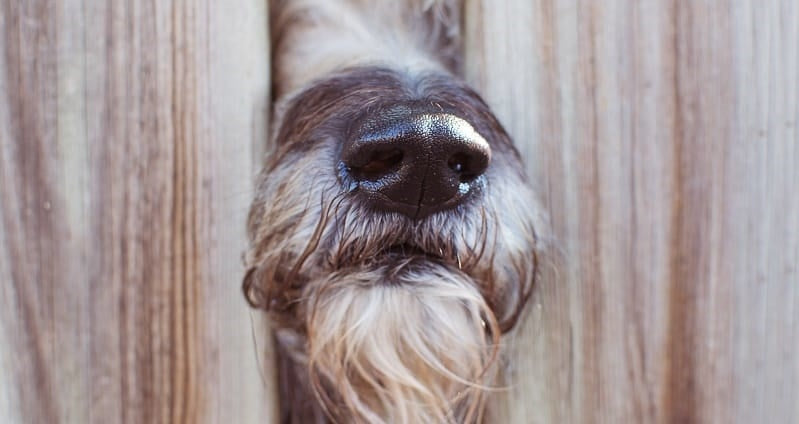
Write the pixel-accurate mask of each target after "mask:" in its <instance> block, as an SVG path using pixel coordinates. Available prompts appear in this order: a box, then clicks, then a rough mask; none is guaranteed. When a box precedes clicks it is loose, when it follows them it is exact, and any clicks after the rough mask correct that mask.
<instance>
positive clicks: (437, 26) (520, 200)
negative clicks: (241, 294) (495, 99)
mask: <svg viewBox="0 0 799 424" xmlns="http://www.w3.org/2000/svg"><path fill="white" fill-rule="evenodd" d="M331 3H334V4H336V5H338V6H340V7H341V9H340V10H337V9H336V8H334V7H332V6H331ZM398 5H399V6H398ZM275 6H276V8H275V14H276V17H275V18H274V20H275V22H276V24H275V25H276V26H275V28H276V31H277V34H276V36H275V38H274V39H275V62H276V73H275V75H276V80H275V82H276V86H277V90H276V91H277V93H279V94H278V98H277V99H276V104H277V110H276V113H275V123H276V132H275V134H274V137H273V140H272V142H273V143H272V145H273V152H272V153H271V156H270V160H269V162H268V163H267V164H266V166H265V168H264V172H263V174H262V177H261V179H260V182H259V184H258V189H257V195H256V198H255V201H254V202H253V206H252V209H251V212H250V217H249V222H248V232H249V235H250V239H251V248H250V250H249V252H248V254H247V264H248V266H249V271H248V273H247V276H246V277H245V281H244V291H245V294H246V296H247V298H248V300H249V301H250V302H251V303H252V304H253V305H254V306H257V307H260V308H263V309H265V310H266V311H268V312H269V315H270V317H271V318H272V320H273V322H274V325H275V329H276V332H275V338H276V343H277V345H278V350H279V354H280V359H279V363H280V369H281V374H280V378H281V396H282V402H283V405H284V411H283V412H284V415H283V416H284V421H286V422H323V421H325V420H328V419H329V420H334V421H337V422H403V423H415V422H480V421H481V420H482V417H483V416H484V413H485V409H486V402H487V394H488V393H490V391H491V388H492V387H494V385H495V381H496V380H495V376H496V373H497V357H498V355H499V354H500V336H501V334H502V333H504V332H507V331H509V330H510V329H511V328H512V327H513V325H514V323H515V322H516V320H517V319H518V317H519V314H520V312H521V311H522V308H523V307H524V305H525V304H526V302H527V300H528V298H529V296H530V293H531V290H532V284H533V280H534V276H535V273H536V270H537V257H538V256H537V250H538V248H539V247H540V246H539V242H538V237H537V235H536V232H535V230H536V228H538V227H539V226H540V217H539V216H538V214H537V211H538V210H539V208H538V207H537V204H536V202H535V200H534V196H533V195H532V193H531V191H530V190H529V188H528V184H527V182H526V177H525V176H524V172H523V167H522V166H521V163H520V160H519V155H518V153H517V152H516V150H515V149H514V147H513V145H512V143H511V142H510V139H509V137H508V135H507V134H506V133H505V131H504V130H503V128H502V126H501V125H500V124H499V122H498V121H497V120H496V118H495V117H494V116H493V115H492V114H491V112H490V110H489V109H488V107H487V106H486V105H485V103H484V102H483V101H482V99H480V97H479V96H478V95H477V94H476V93H474V91H472V90H471V89H469V88H468V87H467V86H466V85H465V84H464V83H463V82H461V81H460V80H459V79H458V78H457V77H456V76H454V74H453V73H452V71H455V70H456V68H457V66H456V64H457V62H458V60H457V58H455V57H454V56H455V54H454V52H455V51H456V48H455V46H457V44H458V41H457V40H458V31H457V25H456V23H457V22H458V20H457V19H455V17H457V16H459V7H460V5H459V4H458V3H457V2H452V1H444V2H421V1H408V2H389V1H375V2H365V1H355V0H352V1H344V0H340V1H333V2H326V3H325V4H322V1H321V0H318V1H309V0H301V1H295V2H288V1H281V2H277V4H276V5H275ZM326 13H327V14H333V15H325V14H326ZM336 14H338V15H336ZM334 15H335V16H334ZM369 20H377V22H371V21H369ZM339 21H340V22H341V23H343V24H347V23H348V24H352V25H353V27H355V29H353V28H352V27H346V26H341V25H337V24H336V23H337V22H339ZM363 21H369V22H367V23H363ZM453 22H454V23H453ZM343 24H342V25H343ZM361 24H363V28H358V26H360V25H361ZM420 29H424V31H420ZM359 30H369V31H373V32H374V33H373V34H371V35H372V36H373V37H372V38H373V40H369V42H368V43H367V44H371V45H372V46H366V47H363V46H355V45H352V44H350V45H348V44H347V43H349V42H350V41H351V40H350V38H349V36H348V35H347V34H349V33H353V32H354V33H357V31H359ZM411 30H413V31H411ZM409 31H410V32H409ZM339 34H344V35H342V36H341V38H340V40H339V41H336V40H337V39H336V37H337V36H338V35H339ZM313 41H318V44H319V43H321V45H319V46H318V49H316V50H314V49H313V48H310V47H308V46H307V45H305V44H304V43H312V42H313ZM425 42H429V43H432V44H428V45H425V44H424V43H425ZM298 43H299V44H298ZM403 43H404V44H403ZM342 44H343V45H342ZM397 44H399V45H403V47H397V50H398V51H407V52H411V53H412V54H415V55H416V56H417V58H418V60H415V59H408V61H407V62H401V63H398V62H397V61H396V60H395V58H392V57H381V56H380V55H379V54H375V52H379V51H380V48H374V46H390V45H397ZM311 45H313V44H311ZM431 45H432V46H433V48H431V47H430V46H431ZM347 47H351V48H349V49H348V48H347ZM435 47H438V48H439V50H437V49H436V48H435ZM342 52H346V54H343V53H342ZM407 52H406V53H403V54H405V55H407V54H411V53H407ZM383 54H384V56H385V52H384V53H383ZM341 55H343V56H346V57H341ZM399 56H402V54H400V55H399ZM302 60H304V61H305V63H306V64H307V65H308V66H309V67H311V68H313V66H316V68H315V69H317V72H316V73H315V74H311V73H309V74H303V72H299V73H298V74H297V75H292V74H291V70H292V67H297V66H299V65H298V64H299V63H300V62H302ZM407 63H412V66H405V64H407ZM402 101H414V102H425V103H427V104H429V105H431V107H433V106H434V107H437V108H439V109H440V110H442V111H445V112H447V113H451V114H454V115H456V116H459V117H461V118H462V119H464V120H466V121H468V122H469V123H470V124H471V125H472V126H473V127H474V128H475V130H476V131H477V132H478V133H480V134H481V135H482V136H483V137H484V138H485V139H486V140H487V141H488V143H489V144H490V146H491V149H492V152H493V155H492V159H491V164H490V166H489V168H488V170H487V171H486V173H485V175H484V177H482V179H481V181H482V182H483V183H482V185H481V186H480V187H479V193H478V194H479V195H477V196H472V198H471V199H470V201H468V202H466V203H464V204H461V205H459V206H458V207H456V208H453V209H450V210H446V211H443V212H440V213H437V214H433V215H431V216H429V217H427V218H425V219H423V220H413V219H410V218H408V217H406V216H404V215H400V214H396V213H384V212H380V211H375V210H372V209H371V208H369V207H368V206H366V205H364V204H362V202H360V201H359V198H358V193H357V191H358V188H357V186H356V185H353V186H349V185H347V184H346V181H345V180H343V179H342V178H340V173H339V172H340V170H339V169H338V166H339V164H338V162H337V159H336V158H337V157H338V156H337V155H338V151H339V149H340V146H341V141H342V140H345V139H346V138H347V137H348V135H349V134H350V132H351V131H352V127H353V123H355V122H358V121H359V120H360V119H362V118H363V117H364V116H366V115H369V114H371V113H377V112H378V111H380V110H381V109H382V108H385V107H388V106H390V105H391V104H393V103H396V102H402ZM405 249H408V251H405Z"/></svg>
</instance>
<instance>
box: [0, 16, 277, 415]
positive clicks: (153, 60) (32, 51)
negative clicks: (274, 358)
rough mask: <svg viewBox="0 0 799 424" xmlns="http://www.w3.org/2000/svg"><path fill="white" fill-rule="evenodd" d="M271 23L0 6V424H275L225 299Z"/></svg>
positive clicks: (242, 330) (230, 291)
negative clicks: (267, 421)
mask: <svg viewBox="0 0 799 424" xmlns="http://www.w3.org/2000/svg"><path fill="white" fill-rule="evenodd" d="M266 24H267V18H266V6H265V3H264V2H262V1H250V0H237V1H234V2H225V3H224V4H223V3H221V2H214V1H177V0H176V1H143V2H138V1H136V2H130V1H122V0H113V1H108V2H96V1H81V0H59V1H45V0H25V1H15V0H2V1H0V142H1V143H0V205H1V206H2V207H0V319H1V320H0V343H1V344H0V373H2V374H1V375H2V377H0V421H2V422H29V423H54V422H70V423H72V422H75V423H78V422H97V423H107V422H108V423H110V422H130V423H145V422H146V423H151V422H185V423H195V422H235V423H239V422H241V423H244V422H257V421H262V420H264V419H266V418H268V417H269V416H271V413H272V412H273V411H272V410H273V408H272V404H271V401H270V399H272V396H273V386H272V385H271V384H270V383H269V382H271V381H272V380H273V375H272V374H273V371H272V370H271V367H269V366H266V365H264V364H269V363H270V362H269V361H265V360H264V358H260V360H257V358H258V356H259V355H260V354H261V353H268V352H266V349H264V352H257V350H256V349H257V348H256V347H255V346H254V343H253V334H254V331H253V324H254V323H253V319H252V318H251V315H250V313H249V311H248V308H247V306H246V303H245V302H244V300H243V297H242V295H241V292H240V288H239V287H240V279H241V276H242V265H241V253H242V251H243V250H244V248H245V246H246V241H245V236H244V222H245V215H246V210H247V207H248V205H249V201H250V199H251V196H252V194H251V190H252V174H253V164H254V163H256V162H258V161H257V160H256V159H255V158H254V157H253V155H254V154H255V153H256V152H260V151H261V147H260V144H261V143H262V142H263V140H264V138H265V132H266V131H265V120H266V112H267V111H266V102H267V100H268V93H267V88H268V63H267V58H268V50H267V42H268V40H267V28H266ZM256 324H257V323H256Z"/></svg>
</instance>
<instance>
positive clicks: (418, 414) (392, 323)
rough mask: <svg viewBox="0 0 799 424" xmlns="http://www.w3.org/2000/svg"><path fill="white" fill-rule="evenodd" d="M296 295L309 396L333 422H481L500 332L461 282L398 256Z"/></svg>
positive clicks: (430, 263)
mask: <svg viewBox="0 0 799 424" xmlns="http://www.w3.org/2000/svg"><path fill="white" fill-rule="evenodd" d="M389 256H392V255H389ZM303 294H304V295H303V296H302V299H303V300H302V302H303V303H302V306H301V309H303V310H304V312H305V313H304V316H305V317H306V320H307V322H306V326H307V327H306V328H307V344H306V346H307V361H308V370H309V371H310V374H311V375H310V381H311V386H312V387H313V390H314V392H315V394H316V396H317V398H318V399H319V400H320V402H321V404H322V405H323V407H324V408H325V409H326V411H327V413H328V414H329V415H330V416H332V417H334V418H335V419H336V420H337V421H343V422H370V423H381V422H391V423H393V422H398V423H410V422H475V421H479V420H480V419H481V416H482V414H483V410H484V406H483V405H484V396H485V393H484V392H485V389H486V388H487V387H490V386H491V385H492V384H493V377H494V375H495V368H496V366H495V362H496V358H497V354H498V338H499V334H500V330H499V327H498V324H497V320H496V318H495V317H494V314H493V312H492V311H491V309H490V308H489V307H488V305H487V304H486V302H485V300H484V298H483V296H482V295H481V294H480V292H479V290H478V289H477V287H476V285H475V284H474V281H473V280H472V279H471V278H470V277H469V276H468V275H466V274H465V273H463V272H461V271H460V270H458V269H453V268H451V267H449V266H448V265H445V264H442V263H438V262H436V261H434V260H430V259H429V258H426V257H422V256H417V255H408V256H405V257H403V258H402V259H400V260H397V258H396V257H392V258H390V260H386V261H380V260H378V261H376V262H374V263H364V264H360V265H357V266H355V267H353V268H350V269H345V270H340V271H337V272H333V273H331V274H328V275H326V276H324V277H322V278H319V279H317V280H314V281H310V282H309V283H308V284H307V285H306V286H305V289H304V293H303Z"/></svg>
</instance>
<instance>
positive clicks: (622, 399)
mask: <svg viewBox="0 0 799 424" xmlns="http://www.w3.org/2000/svg"><path fill="white" fill-rule="evenodd" d="M467 34H468V35H467V49H466V51H467V60H466V62H467V77H468V79H469V80H470V81H471V82H473V83H474V84H475V85H476V86H478V87H479V88H481V90H482V92H483V93H484V94H485V97H486V98H487V100H488V102H489V104H490V105H492V107H493V108H494V109H495V111H496V113H497V114H498V115H499V116H500V119H501V120H502V121H503V122H504V123H505V124H506V125H507V127H508V129H509V131H510V133H511V134H512V135H513V136H514V137H515V139H516V141H517V144H518V145H519V148H520V150H521V151H522V153H523V156H524V157H525V158H526V159H527V163H528V164H529V170H530V173H531V175H532V176H533V177H534V182H535V184H536V185H537V187H538V189H539V193H541V196H542V200H543V203H544V204H545V206H546V208H547V210H548V212H549V215H550V219H551V227H552V233H553V235H552V238H553V240H554V241H553V246H554V248H553V249H552V250H553V253H552V255H551V260H550V262H551V266H549V267H548V269H547V270H546V271H545V275H544V278H543V279H542V281H541V284H540V285H539V287H538V288H537V291H536V293H535V295H534V296H535V301H534V303H535V305H534V307H533V308H532V310H531V313H530V314H529V316H528V317H527V318H528V319H527V321H526V322H525V324H524V325H523V326H522V328H520V329H519V331H518V332H517V334H516V336H515V338H514V339H513V340H512V341H510V342H509V349H510V351H511V361H510V363H509V370H508V372H509V380H510V385H509V387H510V388H509V390H508V391H507V392H506V393H505V394H504V395H503V399H502V400H501V401H500V407H499V408H497V412H498V414H499V417H498V418H497V419H496V422H508V423H552V422H564V423H592V422H609V423H621V422H624V423H628V422H630V423H631V422H664V423H665V422H669V423H672V422H674V423H752V422H784V423H787V422H799V406H798V405H797V402H796V399H799V341H798V340H799V171H797V167H799V133H798V132H797V129H796V127H797V124H799V107H798V105H797V103H798V101H799V85H797V81H798V80H799V57H798V55H799V4H797V3H796V2H795V1H790V0H785V1H776V0H775V1H766V2H755V1H736V2H733V1H708V2H683V1H676V0H675V1H671V2H665V1H664V2H637V1H627V0H613V1H603V2H594V1H588V0H584V1H576V2H574V1H566V0H563V1H561V0H533V1H513V2H492V1H486V0H470V1H469V6H468V13H467Z"/></svg>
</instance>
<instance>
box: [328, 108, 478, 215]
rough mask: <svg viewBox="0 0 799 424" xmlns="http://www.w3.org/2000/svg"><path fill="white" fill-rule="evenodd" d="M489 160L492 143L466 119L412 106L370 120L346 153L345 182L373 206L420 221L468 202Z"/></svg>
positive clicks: (358, 130)
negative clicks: (354, 186) (465, 201)
mask: <svg viewBox="0 0 799 424" xmlns="http://www.w3.org/2000/svg"><path fill="white" fill-rule="evenodd" d="M490 159H491V149H490V147H489V145H488V143H487V142H486V140H485V139H484V138H483V137H482V136H481V135H480V134H478V133H477V131H475V129H474V128H473V127H472V125H471V124H469V122H467V121H466V120H464V119H462V118H460V117H458V116H456V115H454V114H450V113H444V112H440V111H437V112H430V111H419V109H418V108H408V107H395V108H394V109H391V110H389V111H383V112H381V113H374V114H372V115H370V116H367V117H366V119H364V120H363V121H362V122H361V123H360V124H359V125H358V126H357V128H356V129H355V130H354V131H353V134H352V136H351V137H350V138H349V139H348V140H347V141H346V142H345V144H344V146H343V149H342V152H341V163H342V165H343V167H342V169H343V170H344V172H345V173H346V174H347V175H346V178H347V179H348V180H349V181H351V182H354V183H355V184H357V188H358V191H359V192H360V193H361V195H365V196H366V197H367V200H368V201H369V202H370V203H371V205H372V206H374V207H375V208H377V209H380V210H384V211H387V212H400V213H403V214H405V215H407V216H410V217H412V218H416V219H420V218H424V217H426V216H428V215H430V214H432V213H434V212H438V211H440V210H444V209H448V208H451V207H454V206H455V205H457V204H459V203H460V202H462V201H463V200H464V199H466V198H467V197H468V196H469V195H470V194H472V193H473V192H474V191H475V189H476V188H477V186H478V185H479V184H481V178H480V176H481V175H482V174H483V173H484V172H485V170H486V168H487V167H488V164H489V161H490Z"/></svg>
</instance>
